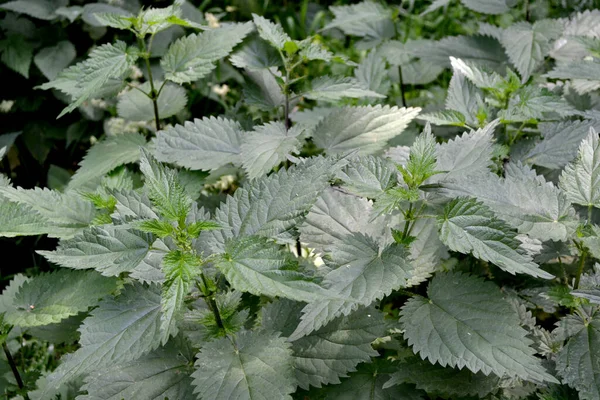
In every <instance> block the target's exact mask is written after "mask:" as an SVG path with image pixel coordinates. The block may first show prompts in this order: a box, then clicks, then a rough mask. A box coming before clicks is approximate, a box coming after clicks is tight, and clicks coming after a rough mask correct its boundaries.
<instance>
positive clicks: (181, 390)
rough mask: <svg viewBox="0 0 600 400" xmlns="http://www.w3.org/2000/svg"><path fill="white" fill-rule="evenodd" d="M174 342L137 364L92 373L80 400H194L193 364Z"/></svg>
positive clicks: (136, 361)
mask: <svg viewBox="0 0 600 400" xmlns="http://www.w3.org/2000/svg"><path fill="white" fill-rule="evenodd" d="M192 361H193V357H189V355H188V354H182V352H181V351H180V349H179V348H178V347H177V346H176V345H175V344H174V343H172V342H169V344H167V345H166V346H165V347H163V348H160V349H158V350H155V351H153V352H151V353H149V354H147V355H145V356H142V357H141V358H138V359H137V360H135V361H130V362H126V363H122V364H118V365H111V366H110V367H109V368H106V369H103V370H100V371H99V372H93V373H92V374H90V375H89V376H88V377H87V378H86V379H85V385H83V387H82V388H81V390H82V391H87V395H80V396H78V397H77V400H122V399H145V400H164V399H173V400H176V399H177V400H192V399H195V398H196V397H195V396H194V394H193V387H192V379H191V377H190V374H191V372H192V371H191V368H190V365H191V362H192Z"/></svg>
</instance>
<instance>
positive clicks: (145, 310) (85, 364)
mask: <svg viewBox="0 0 600 400" xmlns="http://www.w3.org/2000/svg"><path fill="white" fill-rule="evenodd" d="M160 299H161V296H160V288H159V287H158V286H156V285H151V286H147V285H142V284H139V283H134V284H133V285H127V286H125V288H124V290H123V292H122V293H121V295H120V296H118V297H117V298H108V299H105V300H103V301H102V302H100V306H99V307H98V308H96V309H95V310H93V311H92V312H91V316H90V317H88V318H86V319H85V321H84V322H83V325H82V326H81V328H80V329H79V331H80V332H81V339H80V341H79V343H80V344H81V348H79V350H77V351H76V352H75V353H73V354H71V355H70V356H69V357H68V358H66V359H65V360H63V362H62V364H60V365H59V366H58V368H57V369H56V370H55V371H54V372H52V373H51V374H50V375H49V376H48V386H47V387H46V390H45V391H44V393H43V394H42V397H41V398H46V397H44V396H45V395H47V393H49V392H51V391H52V390H53V389H55V388H58V387H59V386H60V385H62V384H64V383H66V382H68V381H70V380H72V379H74V378H76V377H78V376H81V375H86V374H89V373H90V372H91V371H93V370H99V369H102V368H106V367H110V366H112V365H115V364H118V363H125V362H128V361H132V360H135V359H137V358H139V357H140V356H142V355H144V354H146V353H148V352H150V351H152V350H154V349H156V348H157V347H159V346H160V344H161V343H165V342H166V339H167V338H166V335H164V334H163V333H162V332H161V331H160V317H161V312H160Z"/></svg>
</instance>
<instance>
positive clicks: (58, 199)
mask: <svg viewBox="0 0 600 400" xmlns="http://www.w3.org/2000/svg"><path fill="white" fill-rule="evenodd" d="M3 198H4V199H8V200H10V201H12V202H15V203H18V204H19V205H20V206H24V207H25V209H26V210H28V209H31V210H33V211H35V212H37V214H38V215H40V216H41V218H40V221H41V222H42V223H43V224H44V227H45V228H44V229H45V230H44V232H48V235H49V236H51V237H60V238H68V237H71V236H73V235H75V234H76V233H77V232H79V231H81V230H82V229H84V228H87V227H88V226H89V225H90V224H91V223H92V220H93V219H94V216H95V215H96V210H95V209H94V205H93V204H92V203H91V202H90V201H86V200H83V199H82V198H81V197H79V196H78V195H76V194H74V193H60V192H57V191H55V190H49V189H41V188H35V189H27V190H26V189H23V188H20V187H19V188H13V187H12V186H8V185H7V186H2V185H0V201H6V200H4V199H3Z"/></svg>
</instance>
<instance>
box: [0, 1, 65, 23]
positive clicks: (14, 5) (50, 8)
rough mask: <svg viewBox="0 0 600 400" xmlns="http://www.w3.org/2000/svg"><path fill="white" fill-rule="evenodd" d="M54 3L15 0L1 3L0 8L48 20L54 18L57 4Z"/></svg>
mask: <svg viewBox="0 0 600 400" xmlns="http://www.w3.org/2000/svg"><path fill="white" fill-rule="evenodd" d="M55 3H56V2H53V1H48V0H15V1H9V2H6V3H3V4H2V5H0V9H2V10H6V11H13V12H16V13H19V14H25V15H29V16H30V17H33V18H37V19H42V20H47V21H49V20H52V19H55V18H56V13H55V11H56V8H57V4H55ZM58 3H59V4H60V3H62V2H58ZM63 4H64V3H63Z"/></svg>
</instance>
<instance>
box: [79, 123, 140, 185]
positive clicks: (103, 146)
mask: <svg viewBox="0 0 600 400" xmlns="http://www.w3.org/2000/svg"><path fill="white" fill-rule="evenodd" d="M145 146H146V138H145V137H144V135H140V134H138V133H126V134H122V135H115V136H108V137H106V138H105V139H104V140H102V141H101V142H98V143H96V144H95V145H94V146H92V147H91V148H90V149H89V150H88V152H87V154H86V155H85V157H83V160H82V161H81V162H80V163H79V169H78V170H77V171H76V172H75V175H73V177H72V178H71V181H70V182H69V189H75V188H79V187H83V186H85V185H86V184H87V183H89V182H90V181H91V180H92V179H94V178H97V177H99V176H103V175H104V174H106V173H108V172H110V171H112V170H113V169H115V168H116V167H118V166H120V165H123V164H129V163H134V162H136V161H138V160H139V159H140V147H145Z"/></svg>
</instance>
